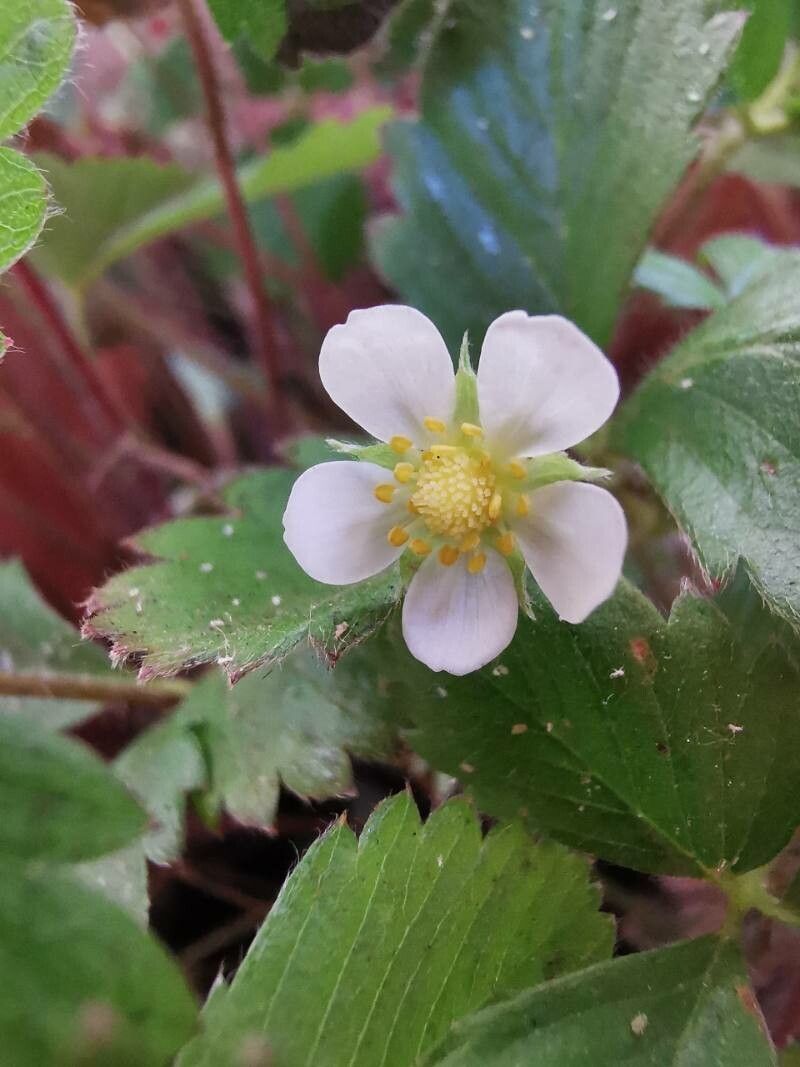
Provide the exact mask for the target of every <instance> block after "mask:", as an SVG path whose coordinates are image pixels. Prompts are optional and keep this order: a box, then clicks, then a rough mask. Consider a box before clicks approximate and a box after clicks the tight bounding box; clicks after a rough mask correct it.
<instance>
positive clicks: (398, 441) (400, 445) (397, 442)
mask: <svg viewBox="0 0 800 1067" xmlns="http://www.w3.org/2000/svg"><path fill="white" fill-rule="evenodd" d="M413 443H414V442H413V441H411V440H410V439H409V438H408V437H402V436H401V435H400V434H397V435H396V436H395V437H392V438H391V439H390V441H389V448H391V450H392V452H396V453H397V455H398V456H402V455H403V453H404V452H408V450H409V448H411V446H412V444H413Z"/></svg>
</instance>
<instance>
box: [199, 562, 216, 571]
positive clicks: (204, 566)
mask: <svg viewBox="0 0 800 1067" xmlns="http://www.w3.org/2000/svg"><path fill="white" fill-rule="evenodd" d="M198 570H199V571H200V573H201V574H211V572H212V571H213V570H214V564H213V563H201V564H200V566H199V567H198Z"/></svg>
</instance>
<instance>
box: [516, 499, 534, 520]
mask: <svg viewBox="0 0 800 1067" xmlns="http://www.w3.org/2000/svg"><path fill="white" fill-rule="evenodd" d="M530 510H531V506H530V504H529V503H528V498H527V497H526V496H520V498H519V500H518V501H517V515H519V517H520V518H521V519H522V518H524V517H525V516H526V515H527V514H528V512H529V511H530Z"/></svg>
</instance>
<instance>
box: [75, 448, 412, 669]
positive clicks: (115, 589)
mask: <svg viewBox="0 0 800 1067" xmlns="http://www.w3.org/2000/svg"><path fill="white" fill-rule="evenodd" d="M294 477H295V476H294V474H293V473H292V472H291V471H287V470H280V469H273V470H264V471H260V472H257V473H254V474H250V475H247V476H245V477H242V478H241V479H239V480H238V481H237V482H235V483H234V484H233V485H231V486H230V487H229V488H228V490H227V491H226V493H225V501H226V503H227V504H228V506H229V507H230V509H231V515H230V516H215V517H213V518H205V517H204V518H189V519H178V520H176V521H174V522H168V523H165V524H164V525H163V526H158V527H155V528H153V529H151V530H146V531H145V532H144V533H141V534H139V535H138V536H137V537H136V538H135V540H134V542H133V544H134V546H135V547H136V548H137V549H139V550H140V551H141V552H142V553H145V554H146V555H148V556H150V557H152V558H153V559H154V560H155V562H153V563H147V564H144V565H142V566H139V567H136V568H134V569H132V570H129V571H125V572H123V573H122V574H118V575H115V576H114V577H113V578H111V579H110V580H109V581H108V582H106V584H105V585H104V586H103V587H102V588H101V589H99V590H97V592H96V593H95V595H94V598H93V603H92V609H93V611H94V615H93V617H92V618H91V619H90V621H89V622H88V623H87V626H86V629H87V632H88V633H90V634H93V635H102V636H103V637H108V638H110V639H111V640H113V642H114V653H115V655H118V656H127V655H132V654H134V653H138V652H141V653H144V659H143V662H142V668H141V671H140V677H142V678H151V677H154V676H156V675H161V674H174V673H175V672H177V671H179V670H181V669H182V668H183V667H186V666H190V665H191V666H194V665H197V664H200V663H209V662H214V661H216V662H218V663H220V664H222V665H223V666H224V667H225V670H226V672H227V673H228V674H229V675H230V676H231V678H233V679H237V678H239V677H241V675H243V674H244V673H246V672H247V671H249V670H252V669H253V668H255V667H258V666H261V665H269V664H272V663H275V662H277V661H279V660H281V659H282V658H283V657H284V656H286V655H287V654H288V653H289V652H290V651H291V650H292V649H293V648H294V647H295V646H296V645H298V644H299V643H300V642H302V641H305V640H310V641H312V642H313V643H314V644H315V645H318V646H320V647H321V648H322V649H324V651H325V652H326V653H327V654H328V655H329V656H331V657H333V658H336V657H338V656H340V655H341V654H342V653H343V652H345V651H346V650H347V649H348V648H349V647H350V646H351V645H353V644H356V643H358V642H359V641H361V640H362V639H363V638H364V637H365V636H367V635H368V634H369V633H371V632H372V631H373V630H374V629H375V628H376V627H377V626H378V625H379V624H380V623H381V622H382V621H383V620H384V619H385V618H386V616H387V615H388V614H389V612H390V611H391V609H392V607H393V606H394V605H395V603H396V602H397V600H398V599H399V597H400V595H401V594H402V589H403V583H402V579H401V577H400V573H399V569H398V568H397V567H391V568H390V569H389V570H387V571H384V572H383V573H382V574H379V575H377V576H376V577H375V578H371V579H369V580H368V581H366V582H361V583H359V584H357V585H351V586H342V587H334V586H326V585H320V584H319V583H318V582H315V581H313V580H312V579H311V578H309V577H308V576H307V575H306V574H305V573H304V572H303V571H302V570H301V569H300V567H298V565H297V563H296V562H295V559H294V557H293V556H292V555H291V553H290V552H289V550H288V549H287V548H286V546H285V545H284V543H283V534H282V526H281V518H282V515H283V511H284V508H285V506H286V500H287V499H288V495H289V489H290V487H291V484H292V481H293V480H294ZM134 588H135V589H137V590H138V593H137V595H136V596H132V595H131V589H134Z"/></svg>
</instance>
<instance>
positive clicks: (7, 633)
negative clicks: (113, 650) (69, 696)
mask: <svg viewBox="0 0 800 1067" xmlns="http://www.w3.org/2000/svg"><path fill="white" fill-rule="evenodd" d="M0 669H2V670H5V671H13V672H14V673H15V674H22V675H25V674H35V675H37V676H39V677H42V676H46V675H47V674H69V675H76V676H77V675H90V676H92V677H102V678H104V679H105V680H107V681H109V682H112V683H113V682H116V681H118V680H119V678H120V676H119V672H118V671H117V672H114V671H112V669H111V666H110V664H109V662H108V656H107V655H106V654H105V652H104V651H103V649H101V648H100V647H99V646H98V645H94V644H90V643H89V642H87V641H81V639H80V634H79V633H78V631H77V630H76V629H74V627H72V626H70V624H69V623H68V622H66V621H65V620H64V619H62V618H61V616H60V615H58V614H57V613H56V612H55V611H53V609H52V608H51V607H50V606H49V605H48V604H45V602H44V601H43V600H42V598H41V597H40V596H39V594H38V592H37V591H36V589H35V588H34V587H33V585H32V584H31V581H30V579H29V578H28V575H27V573H26V572H25V569H24V567H23V566H22V564H21V563H18V562H16V561H12V562H9V563H3V564H0ZM98 708H99V705H98V704H97V702H96V701H91V700H49V699H45V698H40V697H8V696H0V714H3V715H9V714H12V713H15V714H23V715H26V716H28V717H29V718H31V719H33V720H35V722H36V723H38V724H44V725H47V726H48V727H50V728H51V729H59V728H61V727H64V726H71V725H73V724H74V723H77V722H80V721H81V720H82V719H86V718H88V717H89V716H90V715H93V714H94V713H95V712H96V711H97V710H98Z"/></svg>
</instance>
